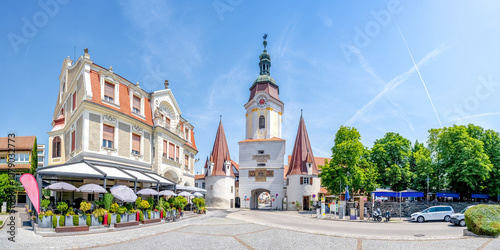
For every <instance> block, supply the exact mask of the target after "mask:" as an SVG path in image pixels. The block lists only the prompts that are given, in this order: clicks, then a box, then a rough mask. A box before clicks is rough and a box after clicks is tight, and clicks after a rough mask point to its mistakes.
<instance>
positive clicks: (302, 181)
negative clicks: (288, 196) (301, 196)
mask: <svg viewBox="0 0 500 250" xmlns="http://www.w3.org/2000/svg"><path fill="white" fill-rule="evenodd" d="M302 184H304V177H300V185H302Z"/></svg>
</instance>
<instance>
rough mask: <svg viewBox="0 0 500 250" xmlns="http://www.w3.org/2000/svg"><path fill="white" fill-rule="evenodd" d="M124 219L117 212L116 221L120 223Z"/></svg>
mask: <svg viewBox="0 0 500 250" xmlns="http://www.w3.org/2000/svg"><path fill="white" fill-rule="evenodd" d="M121 221H122V217H121V216H120V214H117V215H116V223H120V222H121Z"/></svg>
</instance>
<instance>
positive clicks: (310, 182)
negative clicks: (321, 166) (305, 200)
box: [309, 177, 313, 185]
mask: <svg viewBox="0 0 500 250" xmlns="http://www.w3.org/2000/svg"><path fill="white" fill-rule="evenodd" d="M309 184H311V185H312V184H313V178H312V177H310V178H309Z"/></svg>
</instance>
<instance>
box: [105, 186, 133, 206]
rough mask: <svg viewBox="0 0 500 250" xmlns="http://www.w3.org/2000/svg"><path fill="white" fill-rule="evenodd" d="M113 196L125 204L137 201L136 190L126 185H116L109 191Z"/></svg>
mask: <svg viewBox="0 0 500 250" xmlns="http://www.w3.org/2000/svg"><path fill="white" fill-rule="evenodd" d="M109 191H111V194H112V195H113V196H114V197H115V198H116V199H118V200H121V201H123V202H134V201H135V200H137V195H135V193H134V190H132V189H130V188H129V187H127V186H125V185H115V186H113V187H111V189H109Z"/></svg>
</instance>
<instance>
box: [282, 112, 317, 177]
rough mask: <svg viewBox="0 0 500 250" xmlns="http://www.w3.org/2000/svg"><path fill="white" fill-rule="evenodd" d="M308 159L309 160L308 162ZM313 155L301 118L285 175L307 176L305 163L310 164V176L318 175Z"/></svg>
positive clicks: (301, 118)
mask: <svg viewBox="0 0 500 250" xmlns="http://www.w3.org/2000/svg"><path fill="white" fill-rule="evenodd" d="M308 159H309V160H308ZM312 159H314V155H313V152H312V148H311V143H310V142H309V136H308V135H307V129H306V124H305V123H304V118H303V117H302V116H301V117H300V121H299V128H298V130H297V136H296V137H295V145H294V146H293V151H292V157H291V159H290V162H289V163H288V165H289V168H288V172H287V173H286V175H287V176H288V175H295V174H296V175H307V167H306V162H311V163H312V171H311V174H312V175H318V167H317V165H316V162H315V161H313V160H312Z"/></svg>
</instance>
